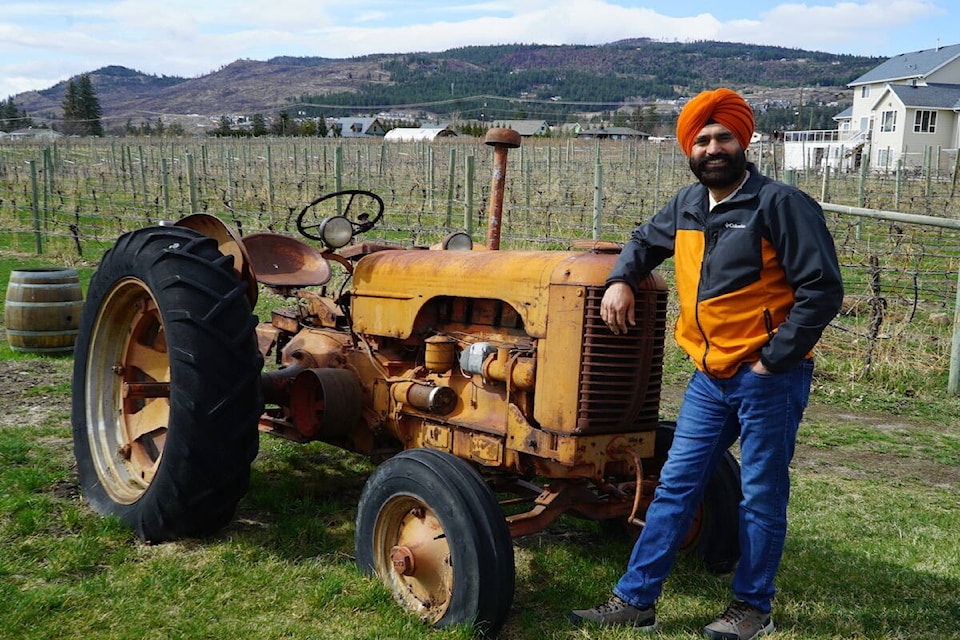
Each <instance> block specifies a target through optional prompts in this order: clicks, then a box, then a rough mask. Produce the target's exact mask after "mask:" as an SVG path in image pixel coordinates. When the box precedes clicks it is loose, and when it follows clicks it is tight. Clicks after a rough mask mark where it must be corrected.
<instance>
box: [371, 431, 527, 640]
mask: <svg viewBox="0 0 960 640" xmlns="http://www.w3.org/2000/svg"><path fill="white" fill-rule="evenodd" d="M356 557H357V564H358V565H359V566H360V568H361V569H363V570H365V571H366V572H368V573H371V574H373V575H376V576H378V577H379V578H380V580H381V581H382V582H383V583H384V584H385V585H386V586H387V587H388V588H389V589H390V591H391V592H392V593H393V595H394V598H395V599H396V600H397V601H398V602H399V604H400V605H401V606H402V607H403V608H404V609H406V610H407V611H410V612H412V613H415V614H416V615H418V616H420V618H422V619H423V620H424V621H426V622H427V623H429V624H435V625H437V626H448V625H453V624H462V623H467V624H473V625H475V627H476V629H477V630H479V631H480V632H481V633H484V634H487V635H490V636H492V635H494V634H496V632H497V630H498V629H499V628H500V626H501V625H502V624H503V621H504V619H505V618H506V616H507V614H508V612H509V610H510V605H511V603H512V602H513V591H514V560H513V541H512V539H511V537H510V532H509V530H508V529H507V525H506V520H505V519H504V515H503V512H502V511H501V510H500V507H499V505H498V503H497V500H496V498H495V497H494V495H493V493H492V491H491V490H490V488H489V487H488V486H487V485H486V483H484V481H483V479H482V478H481V477H480V474H479V473H478V472H477V471H476V470H475V469H474V468H473V467H471V466H470V465H469V464H468V463H467V462H465V461H464V460H461V459H459V458H457V457H455V456H453V455H451V454H448V453H444V452H440V451H434V450H431V449H411V450H408V451H404V452H401V453H400V454H398V455H396V456H394V457H393V458H391V459H389V460H387V461H386V462H384V463H383V464H381V465H380V466H379V467H377V469H376V470H374V472H373V474H372V475H371V476H370V478H369V479H368V481H367V483H366V485H365V486H364V489H363V494H362V496H361V498H360V504H359V506H358V509H357V522H356Z"/></svg>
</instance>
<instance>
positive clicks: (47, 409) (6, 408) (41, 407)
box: [0, 358, 72, 427]
mask: <svg viewBox="0 0 960 640" xmlns="http://www.w3.org/2000/svg"><path fill="white" fill-rule="evenodd" d="M71 373H72V361H71V360H70V359H69V358H49V359H42V360H3V361H0V427H16V426H22V427H30V426H38V425H41V424H46V423H47V422H48V421H49V420H50V419H51V418H52V417H53V416H55V415H62V414H64V413H69V407H70V392H69V384H70V376H71Z"/></svg>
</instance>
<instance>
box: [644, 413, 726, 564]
mask: <svg viewBox="0 0 960 640" xmlns="http://www.w3.org/2000/svg"><path fill="white" fill-rule="evenodd" d="M675 429H676V424H675V423H672V422H661V423H660V427H659V429H658V430H657V439H656V445H655V446H656V457H657V459H658V460H661V461H665V460H666V459H667V453H668V452H669V451H670V445H672V444H673V434H674V431H675ZM658 471H659V469H658ZM742 495H743V494H742V493H741V490H740V464H739V463H738V462H737V459H736V458H735V457H733V455H732V454H731V453H730V452H729V451H727V452H725V453H724V454H723V457H721V459H720V462H719V463H718V464H717V468H716V469H714V471H713V475H712V476H710V479H709V480H708V481H707V486H706V488H705V489H704V493H703V498H702V499H701V501H700V506H699V507H698V509H697V513H696V515H695V516H694V519H693V524H692V525H691V526H690V530H689V531H688V532H687V535H686V536H685V538H684V540H683V543H682V544H681V546H680V551H681V552H682V553H687V554H690V555H693V556H696V557H699V558H700V559H701V560H702V561H703V564H704V566H706V568H707V569H708V570H709V571H711V572H713V573H717V574H722V573H729V572H730V571H732V570H733V569H734V567H736V566H737V562H739V561H740V537H739V530H740V501H741V499H742Z"/></svg>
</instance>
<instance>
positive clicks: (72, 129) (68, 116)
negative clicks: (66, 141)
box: [63, 78, 80, 136]
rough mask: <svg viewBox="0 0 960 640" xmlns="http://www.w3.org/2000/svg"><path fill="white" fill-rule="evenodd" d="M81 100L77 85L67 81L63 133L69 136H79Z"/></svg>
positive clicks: (64, 98) (71, 80)
mask: <svg viewBox="0 0 960 640" xmlns="http://www.w3.org/2000/svg"><path fill="white" fill-rule="evenodd" d="M79 121H80V99H79V97H78V94H77V84H76V83H75V82H74V81H73V78H70V79H69V80H68V81H67V93H66V95H65V96H64V97H63V133H65V134H67V135H68V136H72V135H79V134H80V131H79V127H80V124H79Z"/></svg>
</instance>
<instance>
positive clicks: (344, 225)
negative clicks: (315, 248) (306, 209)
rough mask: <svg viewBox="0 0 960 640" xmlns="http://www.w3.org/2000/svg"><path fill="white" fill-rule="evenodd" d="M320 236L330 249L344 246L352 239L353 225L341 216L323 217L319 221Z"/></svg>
mask: <svg viewBox="0 0 960 640" xmlns="http://www.w3.org/2000/svg"><path fill="white" fill-rule="evenodd" d="M319 232H320V237H321V238H323V244H325V245H327V246H328V247H330V248H331V249H339V248H340V247H344V246H346V245H347V243H349V242H350V241H351V240H352V239H353V225H352V224H351V223H350V221H349V220H347V219H346V218H345V217H343V216H333V217H332V218H325V219H324V220H323V222H321V223H320V228H319Z"/></svg>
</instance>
